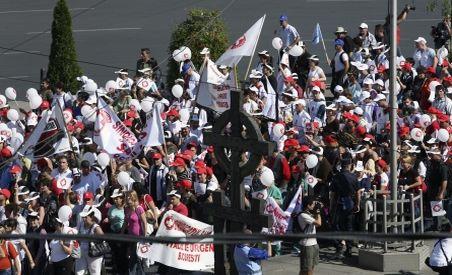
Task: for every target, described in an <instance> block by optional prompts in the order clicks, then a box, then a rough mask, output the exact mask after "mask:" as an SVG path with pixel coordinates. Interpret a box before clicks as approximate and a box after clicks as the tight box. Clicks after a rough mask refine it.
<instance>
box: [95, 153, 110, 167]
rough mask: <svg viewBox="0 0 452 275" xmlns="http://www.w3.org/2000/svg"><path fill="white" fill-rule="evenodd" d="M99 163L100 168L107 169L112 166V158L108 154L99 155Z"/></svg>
mask: <svg viewBox="0 0 452 275" xmlns="http://www.w3.org/2000/svg"><path fill="white" fill-rule="evenodd" d="M97 163H99V165H100V167H102V168H105V167H107V166H108V165H109V164H110V156H109V155H108V154H107V153H103V152H102V153H100V154H99V155H97Z"/></svg>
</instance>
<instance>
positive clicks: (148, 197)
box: [143, 194, 154, 203]
mask: <svg viewBox="0 0 452 275" xmlns="http://www.w3.org/2000/svg"><path fill="white" fill-rule="evenodd" d="M143 200H144V202H146V203H151V202H153V201H154V199H153V198H152V197H151V195H149V194H146V195H144V197H143Z"/></svg>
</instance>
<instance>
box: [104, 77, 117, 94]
mask: <svg viewBox="0 0 452 275" xmlns="http://www.w3.org/2000/svg"><path fill="white" fill-rule="evenodd" d="M116 89H118V84H117V83H116V81H114V80H108V81H107V83H105V90H106V91H107V92H108V93H113V92H114V91H115V90H116Z"/></svg>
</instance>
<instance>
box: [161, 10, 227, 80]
mask: <svg viewBox="0 0 452 275" xmlns="http://www.w3.org/2000/svg"><path fill="white" fill-rule="evenodd" d="M181 46H187V47H189V48H190V50H191V52H192V58H191V60H192V62H193V64H194V65H195V67H196V68H199V67H200V66H201V65H202V62H203V58H202V56H201V55H200V54H199V52H201V51H202V49H203V48H204V47H207V48H209V49H210V58H211V59H212V60H216V59H217V58H218V57H220V56H221V54H223V52H224V51H225V50H226V48H227V47H228V46H229V42H228V36H227V31H226V27H225V24H224V22H223V20H221V19H220V18H219V12H218V11H210V10H206V9H192V10H190V11H189V12H188V14H187V19H186V20H185V21H184V22H182V23H180V24H179V25H178V26H177V27H176V29H175V30H174V31H173V33H172V35H171V42H170V45H169V47H168V53H169V54H170V55H171V54H172V53H173V51H174V50H176V49H178V48H180V47H181ZM179 77H180V73H179V64H178V63H177V62H176V61H174V59H173V58H171V60H170V61H169V62H168V73H167V78H166V83H167V84H168V87H172V86H173V85H174V80H175V79H176V78H179Z"/></svg>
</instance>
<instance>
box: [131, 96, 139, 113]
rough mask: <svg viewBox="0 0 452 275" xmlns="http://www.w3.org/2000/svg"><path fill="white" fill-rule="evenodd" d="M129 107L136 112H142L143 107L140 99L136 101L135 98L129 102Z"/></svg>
mask: <svg viewBox="0 0 452 275" xmlns="http://www.w3.org/2000/svg"><path fill="white" fill-rule="evenodd" d="M129 106H130V107H132V106H133V107H134V108H135V111H141V105H140V102H139V101H138V99H135V98H133V99H131V100H130V102H129ZM131 109H132V108H131Z"/></svg>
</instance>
